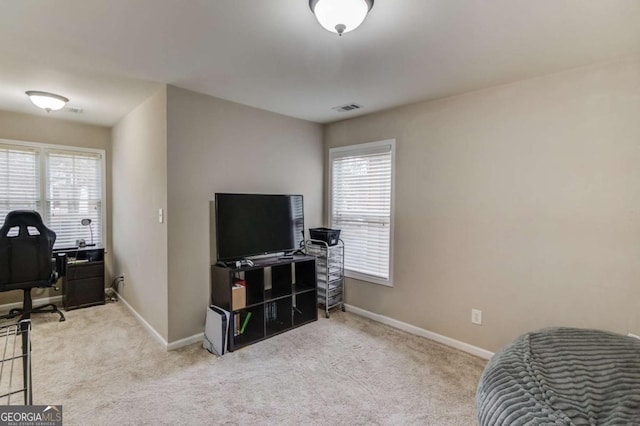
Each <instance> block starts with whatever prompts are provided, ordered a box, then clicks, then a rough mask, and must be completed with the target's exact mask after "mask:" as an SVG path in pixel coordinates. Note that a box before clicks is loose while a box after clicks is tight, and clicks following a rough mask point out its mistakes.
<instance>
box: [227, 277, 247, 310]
mask: <svg viewBox="0 0 640 426" xmlns="http://www.w3.org/2000/svg"><path fill="white" fill-rule="evenodd" d="M245 306H247V289H246V288H245V286H243V285H240V284H237V283H236V284H234V285H233V287H231V310H232V311H237V310H238V309H242V308H244V307H245Z"/></svg>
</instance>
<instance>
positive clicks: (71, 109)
mask: <svg viewBox="0 0 640 426" xmlns="http://www.w3.org/2000/svg"><path fill="white" fill-rule="evenodd" d="M64 110H65V111H66V112H70V113H72V114H82V112H83V111H84V110H83V109H82V108H76V107H65V109H64Z"/></svg>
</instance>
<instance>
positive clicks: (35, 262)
mask: <svg viewBox="0 0 640 426" xmlns="http://www.w3.org/2000/svg"><path fill="white" fill-rule="evenodd" d="M12 229H17V233H14V232H12V233H11V234H12V235H11V236H10V235H9V233H10V231H11V230H12ZM55 241H56V233H55V232H53V231H52V230H50V229H49V228H47V227H46V226H45V225H44V223H42V218H41V217H40V214H39V213H38V212H35V211H28V210H15V211H12V212H11V213H9V214H8V215H7V218H6V219H5V221H4V225H3V226H2V228H0V292H2V291H10V290H23V291H24V302H23V305H22V309H12V310H11V311H9V314H8V315H4V316H3V317H1V318H12V317H15V316H18V315H20V317H21V319H29V318H30V317H31V314H38V313H56V314H58V315H60V321H64V320H65V318H64V315H63V314H62V312H60V310H58V308H57V307H56V306H55V305H54V304H52V303H50V304H47V305H44V306H39V307H37V308H33V307H32V300H31V289H32V288H34V287H40V288H46V287H54V285H55V283H56V281H58V278H59V277H61V276H63V275H64V271H65V269H66V257H64V256H56V257H55V260H53V258H54V256H53V243H55Z"/></svg>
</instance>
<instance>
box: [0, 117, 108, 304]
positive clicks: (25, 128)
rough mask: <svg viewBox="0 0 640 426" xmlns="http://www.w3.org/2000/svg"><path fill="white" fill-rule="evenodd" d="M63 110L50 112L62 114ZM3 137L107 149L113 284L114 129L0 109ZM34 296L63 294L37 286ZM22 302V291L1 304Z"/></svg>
mask: <svg viewBox="0 0 640 426" xmlns="http://www.w3.org/2000/svg"><path fill="white" fill-rule="evenodd" d="M59 114H61V113H51V115H52V117H59ZM0 139H10V140H17V141H26V142H39V143H49V144H55V145H67V146H72V147H82V148H94V149H104V150H105V152H106V161H105V167H106V177H107V182H106V191H107V194H106V196H107V197H106V198H107V200H106V206H105V208H106V209H107V210H106V211H107V215H106V217H107V229H106V231H107V234H106V243H107V246H106V247H107V254H106V259H105V263H106V272H105V275H106V277H105V281H106V283H110V282H111V281H110V277H111V269H112V267H111V265H112V261H111V250H110V248H111V229H112V223H111V220H110V219H111V215H110V209H111V130H110V129H109V128H108V127H102V126H93V125H89V124H81V123H75V122H72V121H65V120H60V119H57V118H49V117H40V116H36V115H29V114H21V113H16V112H8V111H0ZM32 295H33V297H34V298H39V297H54V296H60V295H61V294H60V292H55V291H53V290H49V289H34V290H33V291H32ZM13 302H22V292H21V291H11V292H7V293H0V304H5V303H13Z"/></svg>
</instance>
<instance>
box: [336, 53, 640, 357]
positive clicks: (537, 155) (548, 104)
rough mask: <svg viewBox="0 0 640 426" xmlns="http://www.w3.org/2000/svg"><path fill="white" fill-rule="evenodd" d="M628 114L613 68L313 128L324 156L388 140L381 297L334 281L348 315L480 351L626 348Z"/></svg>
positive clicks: (631, 128)
mask: <svg viewBox="0 0 640 426" xmlns="http://www.w3.org/2000/svg"><path fill="white" fill-rule="evenodd" d="M425 78H428V76H426V77H425ZM639 113H640V61H627V62H623V63H616V64H608V65H604V66H597V67H590V68H585V69H579V70H572V71H568V72H563V73H560V74H555V75H550V76H546V77H542V78H536V79H532V80H528V81H523V82H518V83H515V84H510V85H507V86H501V87H496V88H491V89H487V90H483V91H479V92H474V93H470V94H466V95H463V96H458V97H453V98H448V99H443V100H439V101H434V102H426V103H421V104H416V105H411V106H406V107H402V108H398V109H394V110H390V111H386V112H381V113H378V114H373V115H369V116H365V117H362V118H356V119H352V120H347V121H343V122H339V123H335V124H332V125H329V126H327V127H326V128H325V144H326V147H327V148H329V147H335V146H341V145H348V144H354V143H359V142H370V141H376V140H382V139H389V138H396V139H397V146H396V149H397V162H396V205H395V241H394V246H393V249H394V252H395V262H394V267H395V277H394V281H395V285H394V287H393V288H386V287H382V286H379V285H375V284H369V283H363V282H357V281H354V280H350V281H349V282H348V285H347V301H348V303H350V304H353V305H356V306H359V307H361V308H364V309H367V310H369V311H373V312H375V313H379V314H382V315H386V316H388V317H392V318H395V319H398V320H400V321H404V322H407V323H410V324H413V325H416V326H418V327H422V328H425V329H428V330H431V331H434V332H437V333H440V334H443V335H446V336H449V337H452V338H455V339H458V340H461V341H464V342H467V343H471V344H473V345H477V346H479V347H482V348H485V349H488V350H492V351H495V350H497V349H498V348H499V347H501V346H502V345H504V344H505V343H507V342H508V341H509V340H511V339H512V338H514V337H515V336H517V335H518V334H520V333H523V332H525V331H528V330H532V329H537V328H540V327H545V326H556V325H565V326H578V327H596V328H601V329H608V330H612V331H617V332H622V333H626V332H629V331H632V332H635V333H636V334H638V333H640V309H639V306H640V166H639V165H640V119H639ZM472 308H478V309H481V310H482V311H483V320H484V325H482V326H475V325H472V324H471V322H470V317H471V314H470V313H471V309H472Z"/></svg>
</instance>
